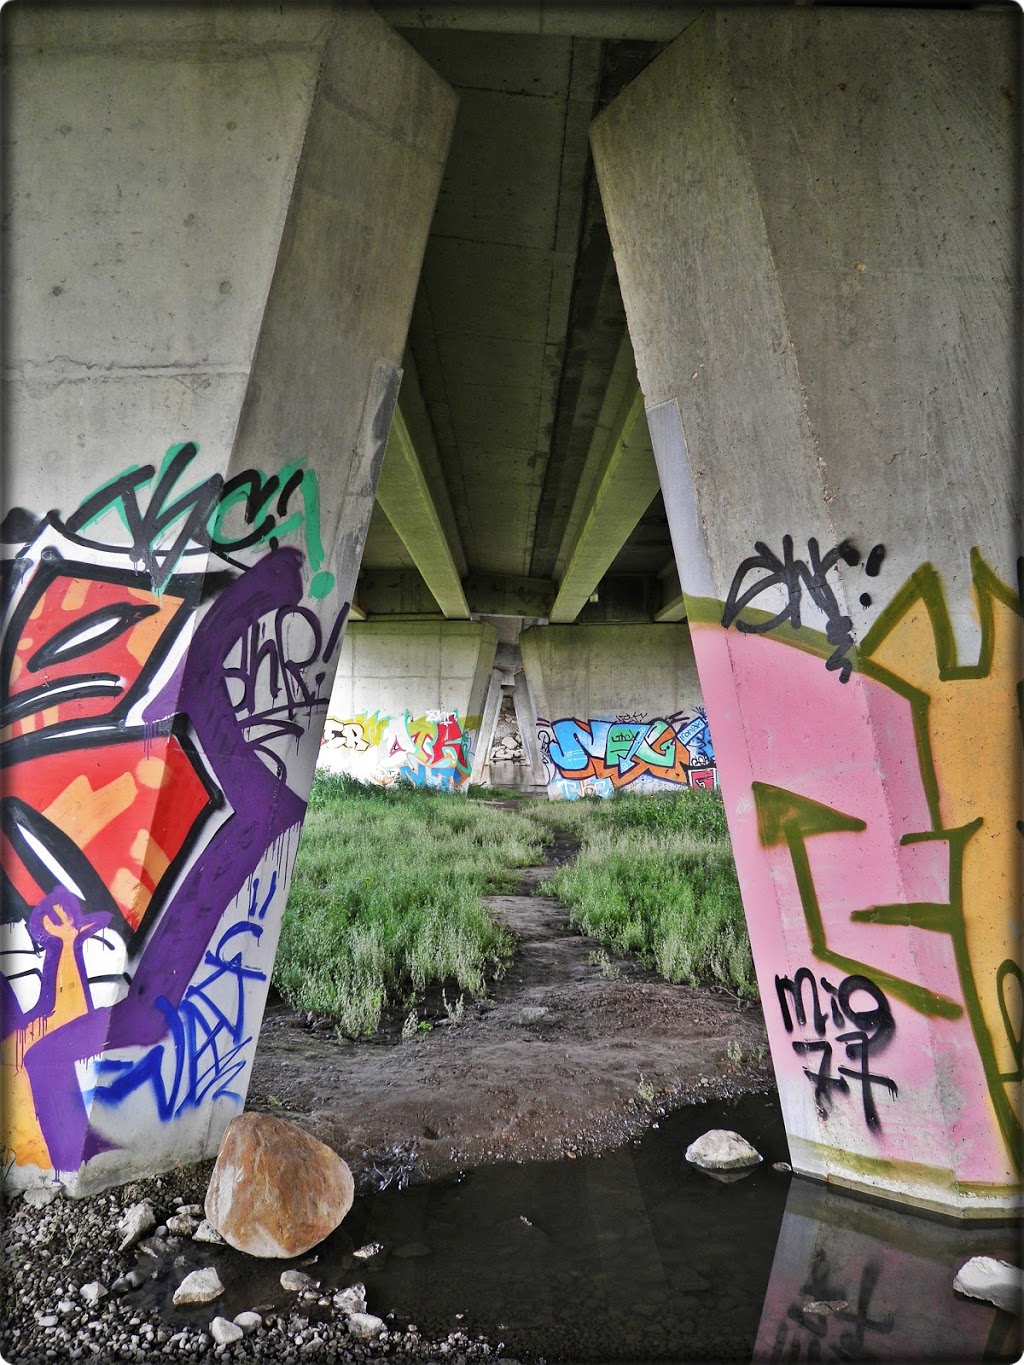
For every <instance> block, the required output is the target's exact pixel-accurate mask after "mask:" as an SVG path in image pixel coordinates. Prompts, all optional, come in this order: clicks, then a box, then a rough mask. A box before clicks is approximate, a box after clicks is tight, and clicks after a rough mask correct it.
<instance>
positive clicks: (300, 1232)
mask: <svg viewBox="0 0 1024 1365" xmlns="http://www.w3.org/2000/svg"><path fill="white" fill-rule="evenodd" d="M353 1193H354V1188H353V1184H352V1172H351V1171H350V1170H349V1168H348V1166H347V1165H346V1164H345V1162H344V1161H342V1159H341V1157H340V1156H338V1154H337V1153H336V1152H332V1151H331V1149H330V1147H326V1146H324V1144H323V1143H322V1142H318V1141H317V1139H316V1138H315V1137H311V1136H310V1134H309V1133H307V1132H305V1130H304V1129H302V1128H299V1127H298V1126H297V1125H296V1124H294V1123H288V1122H286V1121H285V1120H284V1119H279V1118H275V1117H274V1116H273V1115H272V1114H240V1115H239V1116H238V1118H235V1119H232V1120H231V1122H230V1123H229V1124H228V1126H227V1129H226V1131H225V1133H224V1139H223V1141H222V1142H221V1144H220V1152H219V1153H218V1155H217V1161H216V1163H215V1165H214V1168H213V1174H212V1176H211V1177H210V1185H209V1188H208V1189H207V1191H206V1216H207V1218H208V1219H209V1220H210V1222H211V1223H212V1224H213V1226H214V1227H215V1228H216V1229H217V1231H218V1232H219V1233H220V1235H221V1236H222V1237H223V1238H224V1240H225V1241H226V1242H229V1243H230V1244H231V1246H233V1247H236V1248H237V1249H238V1250H239V1251H245V1252H247V1253H248V1254H249V1255H250V1256H266V1257H271V1256H281V1257H290V1256H301V1255H302V1253H303V1252H304V1251H308V1250H309V1248H310V1247H312V1246H316V1244H317V1242H322V1241H323V1239H324V1238H325V1237H327V1236H328V1235H329V1234H330V1233H332V1232H333V1231H334V1229H335V1228H336V1227H337V1226H338V1224H339V1223H340V1222H341V1220H342V1219H343V1218H344V1217H345V1215H346V1214H347V1213H348V1211H349V1209H350V1208H351V1207H352V1196H353Z"/></svg>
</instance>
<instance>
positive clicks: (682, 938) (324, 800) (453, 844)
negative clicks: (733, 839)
mask: <svg viewBox="0 0 1024 1365" xmlns="http://www.w3.org/2000/svg"><path fill="white" fill-rule="evenodd" d="M491 790H493V789H491ZM556 831H558V832H564V833H567V834H569V835H570V836H572V837H575V838H576V839H578V840H579V841H580V844H581V849H580V853H579V855H578V857H577V859H576V861H575V862H574V863H572V864H570V865H568V866H566V867H562V868H559V869H558V871H557V872H556V873H555V875H554V877H553V878H552V879H551V881H550V882H549V883H548V887H549V888H550V891H551V893H552V894H554V895H556V896H558V897H559V898H560V899H561V900H562V901H564V902H565V904H566V905H567V906H568V907H569V911H570V914H571V916H572V919H573V921H574V923H576V924H577V925H578V926H579V928H580V929H581V930H582V931H583V932H584V933H585V934H587V935H589V936H590V937H593V938H594V939H596V940H597V941H598V942H599V943H600V944H602V945H604V949H613V950H617V951H628V952H633V953H637V954H638V955H640V956H641V957H642V958H644V959H645V960H646V961H647V962H649V963H650V964H651V965H652V966H653V967H654V968H656V970H657V971H659V972H660V973H661V974H662V976H664V977H666V978H667V979H668V980H669V981H686V982H690V983H693V984H701V985H720V986H725V987H727V988H728V989H730V990H732V991H735V992H736V993H737V994H738V995H741V996H746V997H749V998H756V996H757V986H756V982H755V978H754V970H753V962H752V959H751V954H750V944H749V941H748V938H747V930H746V924H745V922H744V919H743V910H742V907H741V904H740V893H739V886H738V884H737V881H736V872H735V868H734V865H733V859H732V850H731V847H730V844H729V837H728V831H727V828H726V823H725V812H724V809H723V806H722V801H721V797H720V796H719V794H718V793H717V792H705V791H693V792H679V793H672V794H667V795H665V796H628V795H623V796H616V797H613V798H611V799H610V800H607V801H604V800H598V799H585V800H580V801H557V802H548V801H543V800H541V801H524V802H523V804H522V808H521V809H519V810H515V811H509V810H494V809H493V808H492V807H491V806H490V804H489V801H488V800H486V799H484V800H479V801H467V800H466V799H465V797H464V796H453V795H448V794H446V793H442V792H436V791H429V790H424V789H422V788H416V787H412V786H411V785H409V784H407V783H406V784H399V785H396V786H394V787H388V788H381V787H372V786H366V785H364V784H363V783H360V782H358V781H356V780H355V779H354V778H352V777H349V776H348V775H346V774H341V773H318V774H317V776H316V780H315V781H314V784H313V790H312V793H311V796H310V802H309V812H308V814H307V816H306V822H305V825H304V827H303V832H302V842H301V845H300V847H299V853H298V857H297V859H296V863H295V871H294V875H293V878H292V886H291V892H290V895H289V900H288V907H287V909H286V911H285V916H284V924H283V927H282V931H281V945H280V948H279V950H278V954H277V960H276V962H275V965H274V978H273V979H274V984H275V985H276V986H277V988H278V989H279V990H280V992H281V994H282V995H283V996H284V998H285V999H286V1000H287V1001H288V1002H289V1004H291V1005H292V1006H293V1007H294V1008H296V1009H304V1010H313V1011H315V1012H317V1013H319V1014H326V1015H330V1016H331V1017H333V1018H335V1019H336V1020H337V1021H338V1024H339V1026H340V1028H341V1029H342V1030H343V1031H344V1032H345V1033H348V1034H352V1035H355V1036H360V1035H365V1034H370V1033H373V1032H374V1031H375V1030H376V1029H377V1028H378V1027H379V1026H380V1023H381V1019H382V1018H383V1016H384V1015H385V1013H386V1012H391V1013H395V1012H397V1011H401V1012H402V1014H403V1015H404V1016H405V1017H406V1019H407V1021H408V1020H409V1018H411V1017H413V1012H414V1011H415V1008H416V1005H417V1002H418V1001H420V1000H422V998H423V997H424V995H425V994H426V993H427V992H428V991H430V990H436V989H437V988H439V987H444V986H446V985H447V986H449V987H451V993H452V998H453V1000H454V999H455V998H456V994H457V993H461V992H466V993H467V994H468V995H471V996H472V995H480V994H483V993H484V992H485V990H486V980H487V976H488V974H490V973H496V972H498V971H500V970H501V967H502V965H503V964H504V962H505V961H506V960H507V958H508V957H509V956H510V954H511V952H512V949H513V946H514V940H513V938H512V936H511V935H510V934H509V933H508V931H507V930H505V929H504V928H502V927H501V926H500V925H498V924H496V923H495V921H494V920H493V919H492V918H491V916H490V915H489V914H488V913H487V910H486V908H485V906H484V905H483V903H482V899H481V898H482V897H483V896H484V895H486V894H488V893H489V892H493V891H503V890H511V889H512V887H513V886H514V885H515V883H516V880H517V876H516V872H517V869H518V868H521V867H525V866H528V865H530V864H535V863H538V862H540V861H541V860H542V857H543V849H542V845H543V843H545V842H548V841H550V839H551V838H552V837H553V835H554V833H555V832H556ZM604 949H602V950H601V951H602V953H603V952H604ZM601 966H602V971H603V972H605V974H606V975H608V976H609V978H610V979H612V978H613V977H614V976H615V975H616V974H617V969H616V968H615V964H614V962H613V961H612V960H611V959H610V958H607V956H606V954H605V955H604V956H603V957H602V961H601ZM410 1027H412V1026H410Z"/></svg>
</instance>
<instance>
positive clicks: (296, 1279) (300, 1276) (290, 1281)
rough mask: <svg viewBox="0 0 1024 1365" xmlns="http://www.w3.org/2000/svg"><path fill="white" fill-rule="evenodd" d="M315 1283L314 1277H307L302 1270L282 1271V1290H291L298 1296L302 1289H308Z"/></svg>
mask: <svg viewBox="0 0 1024 1365" xmlns="http://www.w3.org/2000/svg"><path fill="white" fill-rule="evenodd" d="M313 1283H314V1280H313V1277H312V1275H306V1274H304V1273H303V1272H302V1271H301V1270H282V1271H281V1288H282V1289H290V1290H292V1291H293V1292H294V1293H296V1294H297V1293H298V1292H299V1290H300V1289H308V1288H309V1287H310V1285H311V1284H313Z"/></svg>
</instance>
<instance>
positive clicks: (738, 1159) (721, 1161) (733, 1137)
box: [686, 1128, 761, 1171]
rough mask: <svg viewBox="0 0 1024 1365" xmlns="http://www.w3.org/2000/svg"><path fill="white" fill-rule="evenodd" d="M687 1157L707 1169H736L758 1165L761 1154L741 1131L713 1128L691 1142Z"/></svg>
mask: <svg viewBox="0 0 1024 1365" xmlns="http://www.w3.org/2000/svg"><path fill="white" fill-rule="evenodd" d="M686 1159H687V1161H690V1162H692V1163H693V1165H694V1166H699V1167H700V1168H701V1169H702V1170H705V1171H736V1170H741V1169H743V1168H744V1167H746V1166H756V1165H757V1164H758V1163H759V1162H760V1160H761V1155H760V1153H759V1152H756V1151H755V1150H754V1148H753V1147H751V1145H750V1143H749V1142H748V1141H747V1140H746V1138H743V1137H740V1135H739V1133H733V1132H731V1131H730V1130H729V1129H728V1128H711V1129H709V1130H708V1132H706V1133H705V1134H704V1136H703V1137H699V1138H698V1139H697V1141H696V1142H691V1143H690V1145H689V1147H687V1149H686Z"/></svg>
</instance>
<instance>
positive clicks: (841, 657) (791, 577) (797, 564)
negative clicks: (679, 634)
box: [722, 534, 885, 683]
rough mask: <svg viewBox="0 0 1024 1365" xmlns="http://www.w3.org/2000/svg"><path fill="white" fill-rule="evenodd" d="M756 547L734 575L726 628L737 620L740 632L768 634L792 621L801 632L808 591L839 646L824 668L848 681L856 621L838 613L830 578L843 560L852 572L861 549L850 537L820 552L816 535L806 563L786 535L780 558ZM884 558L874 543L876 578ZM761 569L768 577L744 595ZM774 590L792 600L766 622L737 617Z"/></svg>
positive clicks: (831, 638)
mask: <svg viewBox="0 0 1024 1365" xmlns="http://www.w3.org/2000/svg"><path fill="white" fill-rule="evenodd" d="M754 549H755V550H756V551H757V553H756V554H754V555H750V556H748V557H747V558H746V559H744V560H743V561H742V563H741V564H740V566H739V568H738V569H737V570H736V572H735V574H734V575H733V580H732V583H731V584H730V586H729V595H728V597H727V598H726V602H725V607H724V609H723V611H722V625H723V627H724V628H725V629H726V630H728V628H729V626H731V625H732V624H733V623H734V622H735V625H736V629H737V630H741V631H743V632H745V633H747V634H751V635H765V634H767V633H768V632H769V631H771V630H775V629H776V627H778V626H780V625H783V624H784V623H785V622H788V623H789V624H790V625H791V626H792V627H793V629H794V630H799V629H800V626H801V620H800V606H801V599H802V595H803V593H804V592H805V591H806V592H807V594H808V595H809V596H810V598H811V600H812V602H813V603H814V604H815V606H816V607H817V608H818V610H819V611H821V612H822V614H823V615H824V617H825V638H826V639H827V640H828V642H829V644H831V645H834V646H835V648H834V649H833V651H832V653H831V654H830V655H829V657H828V658H827V659H826V660H825V667H826V668H827V669H828V670H829V672H831V673H834V672H836V671H838V673H839V681H840V682H843V683H845V682H848V681H849V678H850V674H851V673H852V671H853V665H852V664H851V663H850V660H849V659H848V658H847V657H846V656H847V654H848V653H849V651H850V650H851V649H853V647H854V644H855V641H854V638H853V622H852V620H851V619H850V617H849V616H845V615H844V614H843V612H842V610H841V609H840V606H839V602H838V601H837V599H836V595H835V592H834V590H833V588H832V585H831V584H830V583H829V581H828V574H829V573H830V572H831V571H832V570H833V569H834V568H835V567H836V565H837V564H838V563H839V561H840V560H843V561H844V562H845V563H846V564H848V565H850V567H851V568H852V567H853V566H854V565H857V564H859V563H860V560H861V556H860V551H859V550H858V549H857V547H856V546H855V545H854V543H853V541H852V540H850V539H848V538H847V539H845V540H841V541H840V542H839V544H838V545H834V546H833V547H832V548H831V549H830V550H827V551H826V552H825V554H822V553H821V550H820V548H819V546H818V541H817V539H816V537H814V536H810V537H809V538H808V541H807V559H806V561H805V560H803V559H796V558H795V557H794V555H793V537H792V536H791V535H788V534H787V535H784V536H783V537H782V558H781V559H780V558H779V556H778V555H777V554H776V553H775V552H774V550H772V549H771V548H770V547H769V546H768V545H766V544H765V542H764V541H763V540H756V541H755V542H754ZM884 558H885V547H884V546H881V545H876V546H875V547H874V548H873V549H872V550H871V553H870V554H869V556H868V564H869V566H870V569H871V570H873V574H872V576H874V574H877V572H878V570H879V568H880V567H881V563H882V560H883V559H884ZM761 569H763V570H765V571H766V573H767V575H768V576H767V577H766V578H760V579H758V580H757V581H756V582H755V583H753V584H752V585H751V586H750V587H748V588H747V589H746V591H745V592H743V593H742V594H741V593H740V588H741V586H742V584H743V580H744V579H745V578H746V576H747V574H749V573H752V572H755V571H757V570H761ZM776 587H783V588H784V589H785V591H786V596H787V599H788V600H787V602H786V605H785V606H784V607H783V609H782V610H781V611H780V612H777V613H776V615H775V616H773V617H771V618H770V619H769V620H767V621H750V620H744V619H743V618H742V617H740V615H739V614H740V612H741V611H742V610H743V608H744V607H746V606H749V605H750V603H751V602H753V601H754V600H755V599H756V598H758V597H759V596H760V595H761V594H762V593H763V592H767V591H768V590H769V589H771V588H776Z"/></svg>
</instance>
